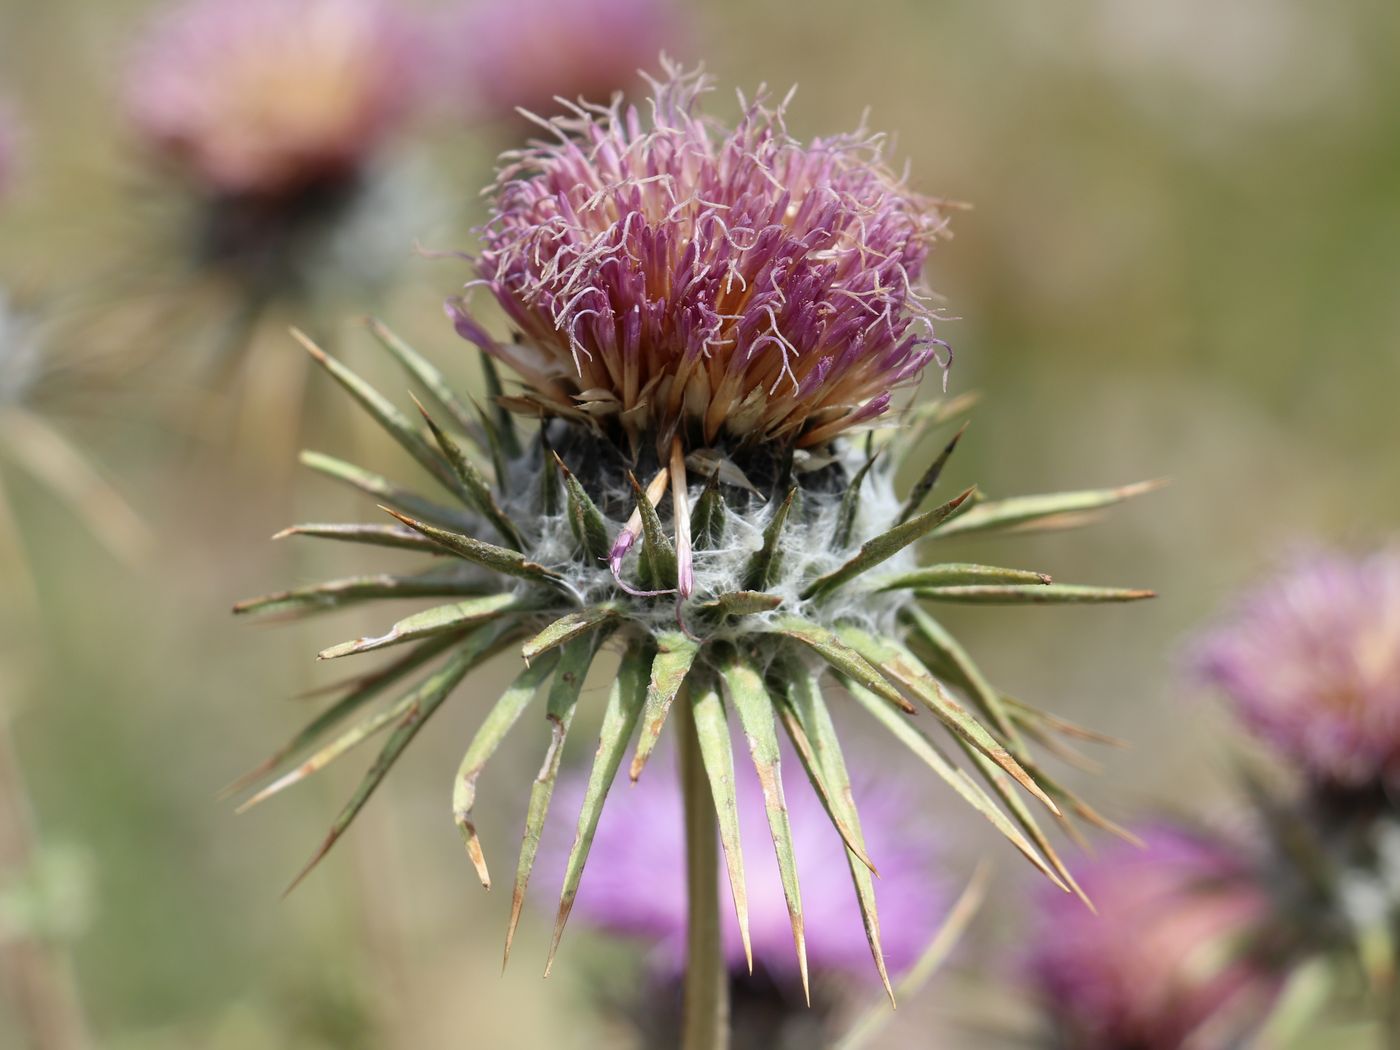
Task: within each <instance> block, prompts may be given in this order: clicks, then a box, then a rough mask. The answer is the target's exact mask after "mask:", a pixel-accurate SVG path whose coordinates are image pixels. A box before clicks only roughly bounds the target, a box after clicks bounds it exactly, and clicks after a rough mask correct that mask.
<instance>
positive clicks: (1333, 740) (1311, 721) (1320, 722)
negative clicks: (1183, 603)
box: [1194, 547, 1400, 786]
mask: <svg viewBox="0 0 1400 1050" xmlns="http://www.w3.org/2000/svg"><path fill="white" fill-rule="evenodd" d="M1194 662H1195V664H1196V666H1197V668H1198V670H1199V672H1200V673H1201V675H1202V676H1203V677H1204V678H1205V679H1206V680H1208V681H1209V682H1211V683H1213V684H1215V685H1217V686H1219V687H1220V688H1221V689H1222V690H1224V691H1225V693H1226V694H1227V695H1228V696H1229V697H1230V699H1231V700H1232V701H1233V702H1234V706H1235V710H1236V711H1237V712H1238V714H1239V716H1240V718H1241V719H1242V720H1243V721H1244V723H1245V724H1246V725H1247V726H1248V727H1249V728H1250V729H1251V730H1252V731H1253V732H1254V733H1256V734H1258V735H1259V736H1260V737H1262V738H1263V739H1265V740H1267V741H1269V742H1270V743H1271V744H1272V745H1273V746H1274V747H1275V748H1277V749H1278V750H1279V751H1280V752H1281V753H1282V754H1283V755H1285V756H1287V757H1288V758H1289V759H1291V760H1292V761H1294V762H1296V763H1298V764H1299V765H1300V766H1301V767H1302V768H1303V769H1304V770H1305V771H1306V772H1307V773H1308V774H1309V775H1310V776H1312V777H1313V778H1314V779H1316V780H1319V781H1322V782H1325V783H1334V784H1339V785H1344V786H1362V785H1365V784H1369V783H1374V782H1379V781H1382V780H1393V779H1395V778H1396V776H1397V774H1400V547H1391V548H1390V549H1387V550H1382V551H1379V552H1376V553H1374V554H1371V555H1369V556H1361V557H1351V556H1348V555H1345V554H1340V553H1328V552H1317V553H1312V554H1306V555H1302V556H1299V557H1297V558H1296V559H1295V560H1294V562H1293V563H1292V564H1291V565H1290V566H1289V567H1287V568H1286V569H1285V570H1284V571H1283V572H1282V573H1281V574H1280V575H1278V576H1277V577H1276V578H1275V579H1273V580H1271V581H1269V582H1267V583H1264V584H1263V585H1261V586H1260V587H1258V588H1257V589H1256V590H1254V591H1253V592H1251V593H1249V594H1246V595H1245V596H1244V598H1243V600H1242V601H1241V602H1240V603H1239V604H1238V607H1237V608H1236V609H1235V611H1234V613H1233V615H1232V616H1230V617H1228V618H1227V619H1226V620H1225V621H1224V622H1223V623H1222V624H1221V625H1220V626H1218V627H1217V628H1216V629H1215V630H1214V631H1212V632H1211V633H1209V634H1207V635H1205V636H1204V637H1203V638H1202V639H1201V640H1200V641H1199V642H1198V644H1197V646H1196V649H1195V652H1194Z"/></svg>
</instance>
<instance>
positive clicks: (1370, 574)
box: [1193, 543, 1400, 1045]
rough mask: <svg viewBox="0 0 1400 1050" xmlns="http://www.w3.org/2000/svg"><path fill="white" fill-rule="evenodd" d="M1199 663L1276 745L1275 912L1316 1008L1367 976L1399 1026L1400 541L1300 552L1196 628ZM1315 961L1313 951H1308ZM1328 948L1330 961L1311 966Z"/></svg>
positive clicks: (1255, 796) (1373, 994)
mask: <svg viewBox="0 0 1400 1050" xmlns="http://www.w3.org/2000/svg"><path fill="white" fill-rule="evenodd" d="M1193 660H1194V663H1195V665H1196V668H1197V671H1198V673H1199V675H1200V676H1201V677H1202V678H1203V679H1204V680H1205V681H1207V682H1208V683H1210V684H1212V685H1215V686H1217V687H1218V688H1219V689H1220V690H1221V691H1222V692H1223V693H1224V694H1225V697H1226V699H1227V700H1228V702H1229V705H1230V708H1231V710H1232V712H1233V713H1234V714H1235V715H1236V716H1237V717H1238V718H1239V720H1240V722H1241V724H1242V725H1243V726H1244V727H1245V729H1246V730H1248V731H1249V732H1250V733H1252V734H1253V735H1254V736H1256V737H1257V738H1258V739H1260V740H1262V741H1263V742H1264V743H1265V744H1266V745H1267V746H1268V747H1269V748H1270V750H1271V751H1272V752H1274V753H1275V754H1276V755H1277V756H1278V757H1279V758H1281V759H1282V761H1283V765H1284V767H1285V769H1286V770H1287V771H1288V772H1289V773H1291V774H1292V781H1293V782H1292V784H1291V785H1289V786H1286V787H1280V786H1279V785H1278V784H1277V783H1274V782H1271V781H1270V779H1269V778H1267V777H1265V776H1263V775H1260V774H1258V773H1257V772H1253V771H1250V772H1248V773H1247V776H1246V787H1247V788H1248V790H1249V793H1250V796H1251V798H1252V800H1253V801H1254V803H1255V804H1256V808H1257V811H1258V815H1259V818H1260V824H1261V826H1262V827H1263V829H1264V830H1265V831H1266V832H1267V835H1266V841H1267V843H1268V845H1269V847H1270V850H1271V856H1270V860H1271V861H1272V868H1273V870H1274V871H1275V872H1276V875H1275V877H1274V878H1273V880H1272V886H1271V889H1272V892H1273V896H1274V911H1275V922H1276V923H1277V925H1278V926H1279V927H1280V929H1281V930H1283V931H1284V932H1285V933H1286V934H1287V935H1288V936H1289V938H1290V940H1291V942H1292V945H1293V949H1294V958H1293V962H1294V964H1295V965H1294V973H1295V977H1296V978H1297V980H1298V982H1299V984H1302V983H1303V982H1305V981H1307V982H1314V983H1316V982H1319V980H1320V982H1321V985H1322V990H1323V992H1324V994H1318V995H1315V996H1314V1001H1315V1002H1314V1005H1315V1008H1321V1007H1322V1006H1323V1005H1325V1004H1326V1002H1327V1000H1328V998H1329V995H1328V994H1325V993H1335V992H1337V991H1339V990H1341V989H1343V988H1345V987H1346V985H1347V984H1348V983H1350V982H1349V978H1350V977H1351V975H1352V974H1353V973H1356V972H1359V973H1360V974H1362V975H1363V976H1364V985H1365V987H1364V993H1365V996H1366V997H1367V998H1368V999H1369V1000H1370V1001H1371V1002H1372V1004H1373V1006H1374V1008H1375V1011H1376V1013H1377V1014H1378V1015H1379V1016H1380V1018H1381V1019H1382V1021H1383V1023H1384V1025H1385V1036H1384V1037H1383V1038H1384V1039H1385V1041H1386V1043H1387V1045H1388V1044H1389V1043H1393V1042H1394V1041H1395V1040H1396V1039H1397V1038H1400V989H1398V988H1397V972H1400V807H1397V804H1396V800H1395V788H1396V782H1397V776H1400V548H1397V547H1396V546H1394V544H1393V543H1392V545H1390V546H1388V547H1384V548H1381V549H1379V550H1376V551H1372V552H1370V553H1366V554H1349V553H1346V552H1343V551H1337V550H1313V551H1307V552H1301V553H1298V554H1296V555H1295V556H1294V557H1293V558H1292V559H1291V560H1290V561H1289V562H1288V563H1286V564H1285V565H1284V566H1283V567H1282V569H1281V570H1280V571H1279V572H1278V573H1277V574H1275V575H1274V576H1273V577H1272V578H1270V579H1268V580H1265V581H1263V582H1261V583H1260V584H1259V585H1257V586H1256V587H1254V588H1252V589H1251V590H1250V591H1248V592H1247V593H1246V594H1244V595H1243V596H1242V597H1241V598H1240V599H1239V600H1238V601H1236V602H1235V603H1234V606H1233V608H1232V609H1231V610H1230V612H1229V613H1228V614H1227V615H1226V616H1224V617H1223V618H1222V619H1221V620H1220V622H1218V623H1217V624H1216V625H1214V626H1213V627H1212V628H1211V629H1210V630H1209V631H1207V632H1206V633H1204V634H1203V635H1202V636H1201V638H1200V639H1199V640H1198V642H1197V643H1196V646H1195V650H1194V653H1193ZM1309 960H1311V961H1312V962H1313V963H1314V965H1312V966H1308V965H1306V964H1307V962H1308V961H1309ZM1319 961H1320V965H1317V964H1318V963H1319Z"/></svg>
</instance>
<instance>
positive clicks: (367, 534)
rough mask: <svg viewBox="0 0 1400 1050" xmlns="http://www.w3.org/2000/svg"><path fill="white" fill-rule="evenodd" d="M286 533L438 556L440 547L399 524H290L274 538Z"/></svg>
mask: <svg viewBox="0 0 1400 1050" xmlns="http://www.w3.org/2000/svg"><path fill="white" fill-rule="evenodd" d="M288 536H311V537H314V538H315V539H319V540H341V541H343V542H346V543H364V544H368V545H369V546H371V547H394V548H398V549H401V550H411V551H423V552H425V553H427V554H436V555H441V554H443V553H445V552H444V551H443V549H442V548H441V547H440V546H438V545H437V544H436V543H434V542H433V541H432V540H430V539H428V537H426V536H424V535H423V534H422V533H419V532H415V531H414V530H413V529H408V528H404V527H403V526H401V525H358V524H346V525H341V524H319V523H318V524H313V525H293V526H291V527H290V528H285V529H283V530H282V531H281V532H279V533H277V535H275V536H273V537H272V538H273V539H274V540H283V539H286V538H287V537H288Z"/></svg>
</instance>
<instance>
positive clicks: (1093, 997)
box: [1028, 824, 1275, 1050]
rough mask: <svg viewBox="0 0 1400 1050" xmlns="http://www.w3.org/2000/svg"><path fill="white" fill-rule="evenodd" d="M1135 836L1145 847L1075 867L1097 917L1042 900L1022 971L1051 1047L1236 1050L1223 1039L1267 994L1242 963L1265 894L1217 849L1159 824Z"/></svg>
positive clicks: (1266, 982)
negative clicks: (1053, 1038) (1051, 1034)
mask: <svg viewBox="0 0 1400 1050" xmlns="http://www.w3.org/2000/svg"><path fill="white" fill-rule="evenodd" d="M1142 838H1143V839H1144V841H1145V843H1146V845H1145V848H1139V847H1137V846H1134V845H1131V844H1127V843H1121V844H1115V845H1113V846H1112V847H1110V848H1109V849H1108V850H1106V851H1104V852H1103V853H1102V854H1101V855H1100V856H1099V857H1097V858H1096V859H1095V860H1094V861H1093V862H1091V863H1089V864H1086V865H1084V866H1082V867H1081V868H1080V869H1077V870H1076V874H1077V875H1078V877H1079V880H1080V885H1081V886H1082V887H1083V888H1084V890H1085V892H1086V893H1087V894H1088V895H1089V897H1090V899H1091V900H1092V901H1093V902H1094V905H1095V907H1096V909H1097V914H1095V913H1094V912H1091V911H1089V910H1088V909H1087V908H1084V907H1083V906H1082V905H1081V904H1079V903H1078V902H1077V901H1072V900H1068V899H1067V898H1065V897H1064V896H1063V895H1056V896H1051V895H1049V894H1042V895H1041V899H1040V908H1039V921H1038V927H1037V931H1036V934H1035V939H1034V942H1033V946H1032V949H1031V954H1030V958H1029V960H1028V963H1029V966H1028V969H1029V977H1030V980H1031V983H1032V984H1033V986H1034V987H1035V989H1036V990H1037V992H1038V993H1039V994H1040V997H1041V1000H1042V1002H1043V1005H1044V1008H1045V1010H1046V1012H1047V1014H1048V1015H1049V1018H1050V1020H1051V1022H1052V1024H1053V1026H1054V1028H1055V1031H1056V1033H1057V1036H1058V1038H1059V1040H1060V1043H1059V1044H1058V1045H1063V1046H1065V1047H1066V1048H1070V1047H1072V1048H1073V1050H1116V1048H1118V1047H1125V1046H1131V1047H1141V1048H1142V1050H1185V1048H1197V1050H1205V1048H1207V1047H1216V1046H1231V1045H1237V1044H1236V1043H1234V1042H1232V1041H1231V1040H1229V1039H1227V1038H1224V1036H1223V1033H1225V1032H1229V1033H1232V1034H1234V1035H1235V1036H1236V1037H1237V1038H1238V1036H1239V1034H1240V1033H1241V1032H1243V1031H1246V1030H1247V1029H1248V1027H1249V1025H1250V1023H1251V1022H1255V1021H1257V1020H1258V1018H1259V1017H1260V1015H1261V1013H1262V1012H1263V1010H1264V1007H1265V1006H1266V1005H1267V1003H1268V1001H1269V1000H1270V999H1271V998H1272V995H1273V993H1274V991H1275V985H1274V981H1273V978H1272V977H1271V976H1270V975H1269V974H1268V973H1267V971H1266V969H1265V968H1264V966H1263V964H1262V963H1261V962H1258V961H1257V960H1255V959H1254V958H1253V957H1251V955H1250V952H1251V949H1252V948H1257V944H1253V943H1252V939H1253V938H1254V937H1255V936H1256V935H1257V933H1258V930H1259V928H1260V924H1261V921H1262V920H1263V919H1264V917H1265V916H1266V914H1267V909H1268V906H1269V902H1268V897H1267V894H1266V892H1265V890H1264V889H1263V888H1262V886H1261V885H1260V884H1259V883H1258V882H1257V881H1256V880H1255V875H1254V872H1253V870H1252V866H1251V862H1250V860H1249V859H1248V858H1247V857H1246V856H1244V855H1242V854H1241V853H1240V852H1239V851H1237V850H1235V849H1234V848H1232V847H1230V846H1228V845H1226V844H1225V843H1223V842H1221V841H1217V840H1215V839H1212V838H1209V837H1207V836H1205V835H1204V834H1202V833H1200V832H1197V831H1193V830H1188V829H1185V828H1181V827H1176V826H1172V825H1168V824H1158V825H1153V826H1151V827H1148V828H1146V829H1144V831H1143V834H1142ZM1207 1032H1213V1033H1215V1034H1214V1035H1213V1036H1207V1035H1206V1033H1207ZM1238 1045H1243V1044H1238Z"/></svg>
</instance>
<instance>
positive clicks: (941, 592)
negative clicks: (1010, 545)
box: [915, 583, 1157, 605]
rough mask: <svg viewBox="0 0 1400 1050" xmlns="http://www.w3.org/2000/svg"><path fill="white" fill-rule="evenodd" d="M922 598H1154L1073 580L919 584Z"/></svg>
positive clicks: (1003, 601)
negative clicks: (963, 584) (1016, 582)
mask: <svg viewBox="0 0 1400 1050" xmlns="http://www.w3.org/2000/svg"><path fill="white" fill-rule="evenodd" d="M915 594H917V595H918V596H919V597H920V598H923V599H925V600H926V601H934V602H954V603H957V604H959V605H1066V604H1080V605H1085V604H1101V603H1104V602H1138V601H1142V600H1143V599H1145V598H1155V597H1156V596H1157V595H1156V594H1155V592H1153V591H1143V590H1128V589H1125V588H1121V587H1085V586H1081V585H1079V584H1073V583H1048V584H1041V585H1033V586H1025V585H1022V584H974V585H970V586H953V587H932V588H920V589H919V590H917V591H916V592H915Z"/></svg>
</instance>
